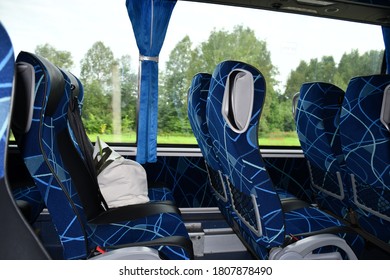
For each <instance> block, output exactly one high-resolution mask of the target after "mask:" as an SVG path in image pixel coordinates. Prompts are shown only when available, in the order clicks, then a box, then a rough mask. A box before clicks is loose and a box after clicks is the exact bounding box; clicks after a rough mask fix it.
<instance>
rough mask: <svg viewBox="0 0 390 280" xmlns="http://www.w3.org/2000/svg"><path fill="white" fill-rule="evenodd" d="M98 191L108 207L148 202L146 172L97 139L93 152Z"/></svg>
mask: <svg viewBox="0 0 390 280" xmlns="http://www.w3.org/2000/svg"><path fill="white" fill-rule="evenodd" d="M93 158H94V161H95V167H96V171H97V173H98V177H97V179H98V183H99V187H100V191H101V193H102V195H103V197H104V199H105V200H106V202H107V205H108V207H110V208H114V207H120V206H125V205H130V204H141V203H146V202H148V201H149V197H148V183H147V179H146V171H145V169H144V168H143V167H142V165H140V164H139V163H138V162H136V161H133V160H129V159H125V158H124V157H122V156H121V155H120V154H118V153H117V152H115V151H114V150H113V149H112V148H111V147H109V146H108V145H107V144H106V143H105V142H103V141H101V140H100V138H99V137H97V140H96V144H95V147H94V151H93Z"/></svg>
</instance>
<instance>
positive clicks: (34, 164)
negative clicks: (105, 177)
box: [18, 52, 189, 259]
mask: <svg viewBox="0 0 390 280" xmlns="http://www.w3.org/2000/svg"><path fill="white" fill-rule="evenodd" d="M39 59H40V61H39V60H38V58H37V57H36V56H33V55H30V54H28V53H23V52H22V53H21V54H20V55H19V56H18V60H19V61H25V62H28V63H30V64H32V65H33V66H34V68H35V73H36V81H37V85H36V97H35V104H34V113H33V121H32V125H31V129H30V131H29V133H27V134H26V135H25V136H24V139H23V141H24V145H22V146H23V147H21V152H22V155H23V156H24V158H25V161H26V165H27V167H28V169H29V171H30V173H31V175H32V176H33V178H34V180H35V182H36V184H37V186H38V188H39V190H40V191H41V194H42V196H43V197H44V199H45V202H46V205H47V208H48V210H49V212H50V214H51V216H52V219H53V223H54V224H55V226H56V230H57V232H58V235H59V238H60V241H61V244H62V246H63V249H64V258H65V259H85V258H88V257H89V256H90V254H91V253H92V252H93V251H94V249H95V248H96V246H98V245H99V246H121V245H126V244H129V243H134V242H139V241H151V240H157V239H159V238H161V237H169V236H183V237H185V238H188V234H187V231H186V229H185V226H184V223H183V221H182V220H181V217H180V216H179V215H178V214H176V213H161V214H155V215H150V216H147V217H142V218H138V219H135V220H125V221H118V222H108V223H103V224H101V223H99V224H94V223H92V222H89V221H88V218H87V216H86V212H85V209H84V208H83V204H82V202H81V199H80V196H79V195H78V193H77V191H76V186H75V184H74V181H73V180H72V178H71V176H70V173H69V171H68V170H67V168H66V166H65V164H64V162H63V158H62V156H61V153H60V150H59V143H60V141H63V140H62V139H59V136H58V134H59V133H61V132H63V131H66V130H68V129H69V126H68V122H67V112H68V104H69V100H70V98H71V83H70V80H69V79H68V76H67V75H65V74H64V76H63V78H64V79H65V84H64V90H63V93H62V96H60V98H59V100H58V105H57V106H56V109H55V110H54V111H53V112H51V114H49V113H48V112H46V108H47V105H48V100H49V99H50V97H51V96H50V95H51V94H53V92H52V90H53V88H55V87H58V83H59V81H58V73H57V71H59V70H58V69H57V70H53V69H55V68H53V69H50V70H49V69H47V67H46V66H45V65H48V64H50V63H49V62H46V63H47V64H44V63H42V62H41V61H45V60H44V59H42V58H39ZM53 67H54V66H53ZM53 72H55V73H54V75H57V76H56V77H55V78H54V81H52V80H51V79H52V78H53V76H54V75H53ZM60 75H61V76H62V73H60ZM52 83H53V84H52ZM55 83H57V84H55ZM57 94H58V92H57ZM116 210H117V209H112V210H106V211H105V210H103V208H102V210H101V211H102V214H107V215H108V214H110V213H112V212H115V211H116ZM103 211H105V212H104V213H103ZM156 249H158V250H159V251H160V253H161V254H162V255H163V256H165V257H166V258H168V259H188V258H189V252H187V251H185V250H184V249H183V248H181V247H178V246H174V245H173V246H162V245H157V246H156Z"/></svg>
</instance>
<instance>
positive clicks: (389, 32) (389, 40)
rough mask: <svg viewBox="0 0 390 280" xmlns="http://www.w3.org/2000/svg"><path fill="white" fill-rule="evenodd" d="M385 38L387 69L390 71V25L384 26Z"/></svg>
mask: <svg viewBox="0 0 390 280" xmlns="http://www.w3.org/2000/svg"><path fill="white" fill-rule="evenodd" d="M382 33H383V40H384V42H385V53H386V65H387V68H386V69H387V71H386V73H389V72H390V27H385V26H382Z"/></svg>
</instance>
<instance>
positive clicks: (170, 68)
mask: <svg viewBox="0 0 390 280" xmlns="http://www.w3.org/2000/svg"><path fill="white" fill-rule="evenodd" d="M75 7H77V8H75ZM91 7H93V13H91ZM58 11H61V12H58ZM0 18H1V19H2V22H3V24H4V25H5V27H6V28H7V30H8V31H9V33H10V36H11V38H12V40H13V44H14V46H15V52H16V53H18V52H19V51H21V50H24V51H29V52H35V53H37V54H39V55H42V56H44V57H46V58H48V59H49V60H51V61H52V62H53V63H54V64H56V65H58V66H60V67H63V68H66V69H68V70H70V71H71V72H72V73H74V74H75V75H76V76H78V77H79V78H80V80H81V81H82V83H83V85H84V104H83V105H84V106H83V112H82V116H83V120H84V124H85V128H86V130H87V133H88V135H89V136H90V138H91V140H93V141H94V140H95V139H96V136H97V135H100V137H101V139H102V140H104V141H106V142H111V143H112V142H116V143H120V142H122V143H135V142H136V118H137V116H136V112H137V90H138V89H137V88H138V78H137V74H138V65H139V63H138V56H139V52H138V48H137V45H136V43H135V39H134V34H133V31H132V27H131V23H130V20H129V17H128V14H127V12H126V9H125V7H124V3H122V2H121V1H113V2H112V3H110V5H107V1H104V0H97V1H95V0H86V1H81V2H80V1H75V0H69V1H65V2H64V1H58V0H54V1H43V0H35V1H34V5H31V4H30V1H28V0H20V1H17V3H16V2H15V1H12V0H2V1H1V2H0ZM383 48H384V46H383V39H382V33H381V28H380V26H377V25H369V24H361V23H353V22H346V21H340V20H332V19H324V18H316V17H311V16H302V15H294V14H288V13H280V12H271V11H264V10H258V9H249V8H239V7H232V6H223V5H215V4H204V3H198V2H189V1H178V2H177V4H176V6H175V9H174V10H173V14H172V17H171V20H170V24H169V27H168V31H167V36H166V38H165V42H164V45H163V48H162V51H161V53H160V57H159V105H158V106H159V115H158V143H159V144H196V140H195V138H194V136H193V134H192V131H191V127H190V124H189V122H188V117H187V91H188V87H189V85H190V82H191V79H192V77H193V76H194V75H195V74H196V73H197V72H209V73H212V71H213V69H214V67H215V66H216V65H217V64H218V63H220V62H221V61H223V60H227V59H235V60H241V61H244V62H246V63H249V64H252V65H253V66H255V67H257V68H258V69H259V70H260V71H261V72H262V73H263V75H264V76H265V78H266V83H267V89H266V102H265V106H264V109H263V113H262V116H261V120H260V131H259V138H260V139H259V143H260V145H263V146H299V141H298V138H297V135H296V132H295V124H294V120H293V118H292V114H291V108H292V100H291V99H292V96H293V95H294V94H295V93H296V92H297V91H299V88H300V85H301V84H302V83H304V82H307V81H327V82H332V83H334V84H336V85H338V86H339V87H341V88H344V89H345V87H346V85H347V83H348V81H349V79H350V78H352V77H353V76H356V75H365V74H374V73H378V72H379V69H380V64H381V62H382V56H383Z"/></svg>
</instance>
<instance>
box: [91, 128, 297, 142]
mask: <svg viewBox="0 0 390 280" xmlns="http://www.w3.org/2000/svg"><path fill="white" fill-rule="evenodd" d="M88 136H89V138H90V139H91V140H92V141H96V137H97V136H99V137H100V139H101V140H103V141H105V142H107V143H135V141H136V135H135V133H131V134H123V135H112V134H90V135H88ZM261 136H262V137H260V138H259V144H260V145H261V146H299V145H300V144H299V140H298V137H297V134H296V132H295V131H292V132H271V133H268V134H264V135H261ZM157 142H158V143H159V144H179V145H189V144H197V142H196V139H195V137H194V136H193V135H182V134H179V135H158V136H157Z"/></svg>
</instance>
